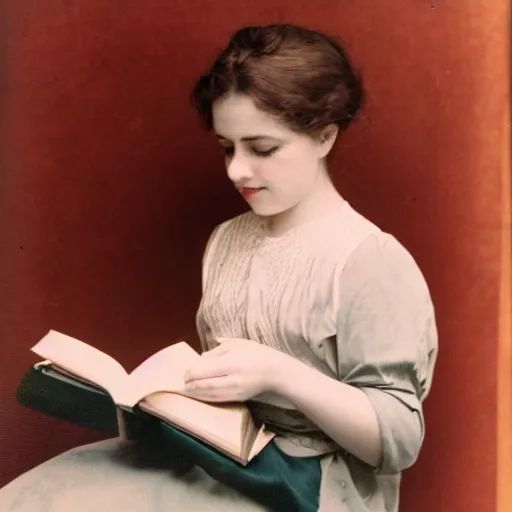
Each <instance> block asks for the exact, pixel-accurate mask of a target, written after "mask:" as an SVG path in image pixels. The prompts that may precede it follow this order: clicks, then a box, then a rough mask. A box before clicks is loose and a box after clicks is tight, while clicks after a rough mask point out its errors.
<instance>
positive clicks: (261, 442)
mask: <svg viewBox="0 0 512 512" xmlns="http://www.w3.org/2000/svg"><path fill="white" fill-rule="evenodd" d="M274 437H276V435H275V434H274V432H270V431H269V430H266V429H265V425H262V426H261V427H260V429H259V430H258V434H257V435H256V438H255V439H254V442H253V445H252V448H251V451H250V452H249V455H248V457H247V458H248V459H249V460H252V459H253V458H254V457H256V455H258V453H260V452H261V450H263V448H265V446H267V444H268V443H270V441H272V439H274Z"/></svg>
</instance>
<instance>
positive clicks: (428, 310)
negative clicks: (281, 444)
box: [273, 234, 437, 473]
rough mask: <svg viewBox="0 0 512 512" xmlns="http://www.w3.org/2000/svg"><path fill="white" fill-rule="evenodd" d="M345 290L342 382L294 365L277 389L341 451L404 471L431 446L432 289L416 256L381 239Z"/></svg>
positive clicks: (354, 261) (339, 341)
mask: <svg viewBox="0 0 512 512" xmlns="http://www.w3.org/2000/svg"><path fill="white" fill-rule="evenodd" d="M379 237H380V238H379ZM383 237H384V238H383ZM339 289H340V290H342V293H341V305H340V313H339V321H338V332H337V336H336V340H335V342H336V348H337V353H338V373H339V379H340V380H339V381H337V380H335V379H332V378H330V377H328V376H326V375H324V374H321V373H320V372H318V371H317V370H315V369H312V368H310V367H308V366H306V365H304V364H302V363H300V362H297V361H295V360H289V361H288V362H287V363H286V371H284V372H281V376H280V377H279V378H278V379H277V380H276V381H275V382H274V383H273V388H274V390H275V392H277V393H279V394H281V395H283V396H284V397H285V398H287V399H289V400H290V401H291V402H292V403H294V404H295V406H296V407H297V408H298V409H299V410H301V411H302V412H303V413H304V414H305V415H306V416H308V417H309V418H310V419H311V420H312V421H313V422H315V423H316V424H317V425H318V427H319V428H321V429H322V430H323V431H325V433H326V434H327V435H329V436H330V437H331V438H332V439H333V440H334V441H335V442H337V443H338V444H339V446H340V447H342V448H344V449H345V450H347V451H348V452H350V453H352V454H353V455H354V456H356V457H357V458H359V459H361V460H362V461H364V462H366V463H367V464H369V465H371V466H374V467H375V468H376V469H377V470H378V471H380V472H383V473H396V472H400V471H402V470H403V469H405V468H407V467H409V466H410V465H412V464H413V463H414V462H415V460H416V458H417V456H418V453H419V450H420V447H421V444H422V441H423V436H424V421H423V412H422V405H421V404H422V401H423V399H424V398H425V397H426V395H427V394H428V391H429V388H430V383H431V379H432V373H433V368H434V364H435V359H436V355H437V333H436V329H435V323H434V317H433V310H432V305H431V302H430V296H429V293H428V288H427V286H426V284H425V283H424V280H423V277H422V275H421V272H420V271H419V269H418V268H417V266H416V264H415V262H414V260H413V259H412V257H411V256H410V255H409V254H408V253H407V252H406V251H405V250H404V249H403V248H402V247H401V246H400V245H399V244H398V243H397V242H396V241H395V240H394V239H392V238H391V237H389V238H386V235H383V234H380V235H378V237H372V238H371V239H370V240H368V241H367V242H365V243H364V244H362V246H361V247H360V248H359V249H358V250H357V251H356V253H354V255H353V257H352V258H351V259H350V261H349V262H347V266H346V267H345V270H344V272H343V275H342V278H341V282H340V287H339ZM297 383H300V385H297ZM326 397H328V399H326Z"/></svg>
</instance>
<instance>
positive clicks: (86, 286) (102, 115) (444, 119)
mask: <svg viewBox="0 0 512 512" xmlns="http://www.w3.org/2000/svg"><path fill="white" fill-rule="evenodd" d="M433 3H435V4H436V8H435V9H433V8H431V2H430V1H428V0H424V1H422V0H416V1H410V0H395V1H394V2H389V1H386V2H372V1H369V0H358V2H349V1H343V0H341V1H340V0H316V1H315V2H313V3H312V2H309V1H306V0H294V1H291V0H272V1H270V0H245V1H244V2H233V1H229V0H217V1H216V2H205V1H204V0H202V1H199V0H180V1H178V0H174V1H170V0H169V1H158V2H156V1H152V0H147V1H146V2H138V1H135V0H125V1H123V2H121V1H117V2H116V1H111V2H108V3H107V2H104V1H102V0H87V1H85V0H77V1H75V2H73V3H70V2H67V1H64V0H47V1H46V2H38V1H35V0H32V1H28V0H7V1H6V2H4V4H5V6H4V7H8V13H7V14H8V16H6V17H5V16H4V25H5V27H4V30H3V31H0V33H3V37H4V43H5V42H8V43H9V44H8V45H6V44H3V45H2V46H0V52H1V53H0V56H2V57H3V60H4V62H3V64H2V72H3V75H4V77H5V78H4V79H5V80H6V81H7V83H6V85H5V86H4V87H2V88H1V89H0V106H1V108H2V116H3V120H4V124H3V125H2V128H1V129H2V131H1V133H0V158H1V161H0V163H1V171H2V174H1V179H2V195H1V203H0V208H1V210H0V215H1V217H0V218H1V219H2V221H3V223H4V224H3V226H2V232H1V233H0V236H2V237H4V238H3V240H2V242H3V243H2V245H1V247H2V258H3V267H4V268H5V269H6V271H5V272H4V273H3V274H2V276H1V286H2V289H1V290H0V296H1V297H2V299H3V300H4V304H2V307H1V308H0V309H1V311H0V314H1V315H2V316H1V324H0V325H1V326H2V331H1V336H2V337H1V343H2V345H1V353H0V361H1V364H2V373H1V374H0V375H1V378H0V410H1V411H2V421H1V422H0V454H1V457H0V485H2V484H3V483H5V482H7V481H8V480H10V479H11V478H13V477H15V476H16V475H18V474H20V473H21V472H22V471H24V470H27V469H28V468H30V467H33V466H34V465H35V464H37V463H39V462H41V461H43V460H44V459H46V458H48V457H50V456H53V455H55V454H57V453H59V452H62V451H64V450H66V449H68V448H69V447H71V446H75V445H77V444H80V443H85V442H88V441H91V440H94V439H98V438H99V437H98V436H97V435H96V434H94V433H91V432H88V431H84V430H81V429H78V428H76V427H74V426H72V425H67V424H64V423H62V422H59V421H56V420H53V419H51V418H46V417H42V416H40V415H38V414H36V413H33V412H31V411H28V410H24V409H22V408H21V407H19V406H18V405H17V404H16V403H15V399H14V391H15V388H16V384H17V382H18V380H19V378H20V376H21V375H22V373H23V372H24V371H25V370H26V369H27V367H28V366H29V365H30V364H31V363H32V362H33V361H34V358H33V357H32V356H31V355H30V353H29V347H30V346H31V345H32V344H33V343H34V342H35V341H37V340H38V339H39V337H40V336H42V335H43V334H44V333H45V332H46V331H47V330H48V329H49V328H54V329H58V330H61V331H63V332H66V333H69V334H71V335H74V336H76V337H79V338H81V339H84V340H87V341H89V342H91V343H93V344H95V345H98V346H100V347H101V348H103V349H104V350H106V351H108V352H110V353H111V354H112V355H114V356H115V357H117V358H119V360H120V361H122V362H123V363H124V364H125V365H127V366H132V367H133V366H134V365H135V364H136V363H137V362H139V361H140V360H142V359H143V358H145V357H146V356H147V355H148V354H150V353H152V352H153V351H155V350H157V349H158V348H159V347H161V346H163V345H165V344H167V343H169V342H171V341H173V340H176V339H179V338H183V337H185V338H187V339H189V340H190V341H192V342H195V340H194V313H195V308H196V306H197V303H198V300H199V294H200V289H199V285H200V260H201V253H202V250H203V247H204V243H205V241H206V238H207V236H208V234H209V232H210V230H211V228H212V227H213V225H214V224H216V223H217V222H220V221H221V220H223V219H225V218H227V217H228V216H230V215H234V214H236V213H238V212H240V211H241V210H242V208H243V204H242V203H241V202H240V200H239V199H238V198H237V197H235V194H233V192H232V190H231V187H230V186H229V183H228V182H227V179H226V178H225V176H224V171H223V168H222V161H221V157H220V154H219V152H218V150H217V148H216V147H215V143H214V141H213V140H212V139H211V138H210V137H209V136H208V135H207V134H204V133H203V132H202V131H201V127H200V124H199V121H198V120H197V119H196V117H195V115H194V112H193V111H192V110H191V108H190V107H189V106H188V105H187V95H188V92H189V90H190V87H191V85H192V83H193V80H194V79H195V78H196V76H197V75H198V73H200V72H201V71H202V70H203V69H204V68H205V66H206V65H207V64H208V63H209V61H210V59H211V58H213V56H214V55H215V54H216V52H217V50H218V49H219V48H220V47H221V46H222V45H223V44H224V43H225V42H226V40H227V38H228V36H229V35H230V33H231V32H232V31H233V30H234V29H235V28H237V27H239V26H240V25H242V24H256V23H266V22H275V21H289V22H294V23H302V24H308V25H309V26H312V27H316V28H320V29H323V30H327V31H330V32H335V33H339V34H341V35H342V37H343V39H344V40H345V41H346V43H347V45H348V47H349V49H350V50H351V52H352V54H353V57H354V60H356V62H358V63H360V65H361V67H362V69H363V72H364V75H365V77H366V82H367V87H368V94H369V104H368V108H367V110H366V112H365V117H364V119H363V120H362V121H361V122H360V123H359V124H358V125H355V126H354V127H353V129H352V130H351V131H350V132H349V133H347V134H346V137H344V138H343V140H342V141H341V143H340V145H339V147H338V148H337V152H336V157H335V159H334V162H333V174H334V176H335V181H336V184H337V185H338V186H339V188H340V190H341V191H342V192H343V193H344V194H345V195H346V197H347V198H348V199H349V200H350V201H351V202H352V203H353V204H354V206H356V207H357V208H359V209H360V210H361V211H362V212H363V213H364V214H366V215H368V216H369V217H371V218H372V219H373V220H375V221H376V222H377V223H379V224H380V225H381V226H382V227H383V228H384V229H386V230H389V231H391V232H392V233H394V234H395V235H396V236H397V237H398V238H399V239H400V240H402V241H403V243H404V244H405V245H407V247H408V248H409V249H410V250H411V252H412V253H413V254H414V256H415V257H416V259H417V261H418V262H419V264H420V265H421V267H422V268H423V270H424V273H425V275H426V277H427V279H428V281H429V284H430V286H431V289H432V294H433V297H434V301H435V303H436V307H437V312H438V321H439V334H440V345H441V351H440V356H439V362H438V367H437V375H436V378H435V382H434V386H433V390H432V394H431V396H430V398H429V399H428V402H427V405H426V414H427V428H428V431H427V439H426V442H425V446H424V451H423V453H422V455H421V458H420V461H419V463H418V464H417V466H416V467H415V468H414V469H412V470H411V471H409V472H408V473H407V474H406V476H405V479H404V490H403V507H402V510H404V511H405V512H408V511H413V512H432V510H436V511H438V512H454V511H456V512H458V511H465V512H473V511H474V512H488V511H495V510H497V506H498V498H499V497H501V498H500V499H502V505H503V508H502V509H501V510H500V512H505V511H506V510H512V503H510V502H508V504H506V508H505V505H504V504H505V501H504V500H505V499H507V498H508V497H507V495H506V493H505V491H503V492H502V491H501V490H500V489H503V488H504V487H503V486H502V487H501V488H500V489H499V488H498V486H499V483H500V481H499V480H498V475H505V474H506V473H505V471H507V470H508V469H509V468H510V465H509V462H510V461H509V458H507V457H506V456H503V455H500V457H498V452H499V446H498V444H499V443H502V444H503V446H505V443H507V442H508V440H509V439H510V434H511V432H510V429H511V428H512V425H511V421H510V420H511V418H507V416H506V414H505V413H506V411H507V410H509V409H510V408H508V409H507V407H506V405H507V403H508V404H510V399H511V397H510V392H509V391H510V379H509V378H508V377H509V376H510V365H509V366H507V365H506V364H507V361H508V360H505V356H506V355H507V352H506V351H507V350H508V348H507V347H508V345H506V343H505V342H506V341H507V340H510V323H508V324H507V316H506V315H504V316H502V320H501V324H500V317H499V314H498V312H499V307H500V304H501V305H502V307H503V308H508V309H507V311H508V312H509V313H510V303H509V305H508V306H507V305H506V300H505V299H506V296H507V293H509V290H510V281H509V280H508V281H503V282H504V283H505V284H507V283H508V284H507V286H508V288H506V287H505V286H504V285H503V286H502V285H501V284H500V283H502V277H503V276H504V275H505V272H506V271H507V268H505V266H504V265H503V263H502V262H503V261H507V263H508V265H510V258H509V255H507V254H506V252H505V249H506V248H507V247H509V246H508V245H507V243H509V242H507V240H506V239H505V238H504V235H506V234H507V233H508V232H509V231H507V229H508V230H509V229H510V216H509V213H508V214H507V215H508V217H506V219H505V217H504V215H505V214H506V213H507V212H506V207H507V203H508V202H509V200H510V194H509V193H505V192H507V186H508V183H509V179H510V175H509V141H510V138H509V137H510V134H509V133H508V125H509V123H508V119H509V117H508V110H507V108H508V97H509V88H508V85H509V82H508V69H509V61H508V36H509V24H508V5H507V2H506V0H497V1H495V2H488V1H485V0H478V1H477V0H464V1H462V0H459V1H455V0H453V1H451V2H445V1H437V2H433ZM121 6H122V9H121ZM504 114H506V120H505V121H506V122H504ZM504 212H505V213H504ZM507 219H508V220H507ZM506 221H507V222H508V228H507V227H506V224H505V222H506ZM504 258H508V260H505V259H504ZM508 318H509V316H508ZM508 321H509V320H508ZM500 329H501V330H500ZM500 340H501V341H500ZM500 354H501V356H503V357H501V359H500ZM508 356H509V357H512V356H511V354H510V352H509V353H508ZM510 360H512V359H510ZM498 369H500V371H501V373H498ZM507 372H508V374H507ZM505 377H507V378H508V379H507V378H505ZM498 391H499V393H498ZM507 400H508V402H507ZM500 404H501V405H500ZM500 421H502V423H500ZM507 422H508V423H507ZM500 446H501V444H500ZM508 448H509V449H510V445H508ZM500 453H501V454H503V453H507V455H508V453H509V452H504V451H503V450H501V452H500ZM498 463H499V464H500V465H501V473H498V472H497V467H498V466H497V465H498ZM508 475H510V473H509V474H508ZM505 481H506V480H505ZM509 481H510V480H509ZM508 507H509V508H508Z"/></svg>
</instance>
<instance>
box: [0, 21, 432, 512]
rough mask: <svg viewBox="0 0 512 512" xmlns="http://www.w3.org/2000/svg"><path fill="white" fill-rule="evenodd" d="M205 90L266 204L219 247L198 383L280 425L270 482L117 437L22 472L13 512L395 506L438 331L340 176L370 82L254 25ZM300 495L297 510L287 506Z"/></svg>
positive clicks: (211, 121) (223, 141) (232, 159)
mask: <svg viewBox="0 0 512 512" xmlns="http://www.w3.org/2000/svg"><path fill="white" fill-rule="evenodd" d="M193 97H194V100H195V105H196V106H197V109H198V112H199V113H200V115H201V116H202V117H203V118H204V120H205V123H206V127H207V128H208V129H209V130H212V131H213V132H214V133H215V136H216V137H217V139H218V141H219V144H220V145H221V147H222V149H223V151H224V154H225V162H226V169H227V175H228V177H229V179H230V180H231V182H232V183H233V186H234V188H235V190H236V193H240V194H242V196H243V197H244V198H245V199H246V201H247V203H248V205H249V207H250V208H249V211H248V212H247V213H245V214H243V215H240V216H237V217H236V218H233V219H230V220H228V221H226V222H224V223H222V224H221V225H219V226H218V227H217V228H216V229H215V230H214V232H213V233H212V235H211V237H210V240H209V242H208V245H207V248H206V251H205V255H204V262H203V297H202V300H201V304H200V307H199V310H198V313H197V329H198V333H199V337H200V339H201V342H202V346H203V349H204V357H203V358H202V360H201V364H199V365H197V366H196V367H194V368H191V369H190V371H189V373H188V375H187V388H188V392H189V393H190V394H191V395H193V396H196V397H197V398H199V399H202V400H207V401H212V402H227V401H234V400H235V401H236V400H242V401H247V403H248V404H249V406H250V408H251V410H252V413H253V415H254V417H255V418H256V419H257V420H260V421H263V422H265V423H266V425H267V426H268V427H269V428H270V429H271V430H274V431H275V432H276V433H277V436H276V438H275V440H274V442H273V444H271V445H270V446H269V447H267V448H266V449H265V450H266V451H267V450H268V451H267V455H266V456H265V457H266V459H263V458H262V460H266V461H269V462H268V464H267V465H266V466H265V465H264V464H263V463H260V465H259V466H257V465H256V467H257V468H259V474H258V472H255V471H254V470H250V469H249V470H248V469H245V470H240V471H241V474H236V475H235V474H234V473H233V476H231V474H229V475H227V476H226V474H221V473H222V471H220V470H219V471H218V474H216V470H215V468H214V469H211V468H210V469H207V471H208V472H209V473H210V474H207V472H206V471H204V470H202V469H201V468H199V467H198V466H197V465H196V466H194V467H190V466H187V467H185V468H183V469H182V471H181V472H179V471H178V470H173V471H170V470H169V469H168V468H166V467H165V464H164V465H163V466H160V467H157V466H156V465H154V464H151V463H149V462H146V466H145V467H141V466H140V464H137V463H136V462H134V461H135V460H136V459H134V458H133V457H134V456H133V453H132V452H130V454H129V455H127V453H126V452H122V453H123V454H124V455H122V456H121V455H119V453H121V452H120V451H119V450H120V448H119V444H118V442H117V441H107V442H102V443H96V444H93V445H89V446H87V447H82V448H79V449H76V450H71V451H70V452H67V453H66V454H64V455H62V456H60V457H56V458H55V459H52V460H51V461H49V462H47V463H45V464H44V465H43V466H41V467H40V468H36V469H34V470H32V471H31V472H29V473H27V474H26V475H24V476H22V477H20V478H19V479H17V480H16V481H14V482H13V483H12V484H10V485H9V486H7V488H5V489H4V491H2V492H0V502H2V503H9V504H11V505H10V508H9V506H7V508H3V510H31V511H33V510H39V509H38V508H37V507H38V505H37V503H38V500H41V503H43V502H44V503H45V505H44V507H46V508H44V510H52V511H56V510H61V509H60V508H59V506H65V504H67V505H68V506H71V505H72V507H71V508H69V510H71V509H73V510H93V509H99V510H138V511H142V510H148V511H149V510H151V511H154V510H160V509H161V510H194V511H196V510H197V511H203V510H237V511H253V510H268V509H269V508H274V509H275V510H286V511H288V510H290V511H291V510H320V511H327V512H330V511H332V512H334V511H337V512H366V511H379V512H384V511H385V512H395V511H397V510H398V496H399V483H400V475H401V472H402V471H403V470H404V469H406V468H408V467H409V466H411V465H412V464H413V463H414V462H415V460H416V458H417V456H418V453H419V450H420V447H421V445H422V441H423V437H424V430H425V425H424V418H423V412H422V402H423V400H424V399H425V397H426V396H427V394H428V392H429V389H430V386H431V381H432V375H433V370H434V365H435V361H436V356H437V332H436V325H435V318H434V310H433V306H432V302H431V298H430V294H429V290H428V287H427V285H426V283H425V280H424V278H423V276H422V274H421V272H420V270H419V269H418V266H417V265H416V263H415V262H414V260H413V258H412V257H411V255H410V254H409V253H408V252H407V250H406V249H404V247H402V245H401V244H400V243H399V242H398V241H397V240H396V239H395V238H394V237H393V236H391V235H390V234H387V233H384V232H383V231H381V230H380V229H379V228H378V227H377V226H375V225H374V224H373V223H372V222H370V221H369V220H367V219H366V218H364V217H363V216H362V215H361V214H359V213H358V212H356V211H355V210H354V209H353V208H352V207H351V205H350V204H349V203H348V201H347V200H346V199H345V198H343V197H342V196H341V195H340V194H339V193H338V191H337V190H336V188H335V187H334V186H333V183H332V182H331V179H330V177H329V171H328V165H327V161H328V157H329V153H330V151H331V149H332V147H333V145H334V144H335V141H336V139H337V137H338V136H339V134H340V133H341V132H342V131H344V130H345V129H346V128H347V127H348V126H349V124H350V123H351V121H352V120H353V119H354V117H355V116H356V114H357V113H358V110H359V108H360V106H361V103H362V100H363V89H362V85H361V80H360V78H359V76H358V74H357V72H356V71H355V70H354V69H353V67H352V65H351V63H350V60H349V58H348V56H347V54H346V52H345V51H344V49H343V48H342V46H341V45H340V44H339V43H338V42H337V41H336V40H334V39H331V38H329V37H327V36H324V35H322V34H320V33H318V32H315V31H311V30H307V29H305V28H302V27H297V26H291V25H272V26H265V27H248V28H244V29H241V30H239V31H238V32H237V33H235V34H234V36H233V37H232V39H231V41H230V42H229V44H228V46H227V47H226V48H225V50H224V51H223V52H222V53H221V55H220V56H219V57H218V59H217V60H216V61H215V63H214V64H213V66H212V68H211V70H210V71H209V72H208V73H207V74H205V75H204V76H202V77H201V78H200V80H199V81H198V83H197V85H196V87H195V89H194V94H193ZM131 450H132V451H133V450H134V448H133V447H132V448H131ZM116 454H117V455H116ZM43 468H44V469H43ZM233 471H234V470H233ZM251 471H252V473H251ZM228 473H229V472H228ZM247 475H250V479H249V480H250V481H248V479H247ZM244 478H245V480H244ZM241 482H242V483H241ZM276 482H277V483H276ZM102 484H103V485H102ZM41 485H42V486H43V488H44V489H45V491H44V493H43V494H38V492H39V491H38V486H39V487H40V486H41ZM251 486H252V488H253V489H259V490H260V491H261V498H262V499H258V496H257V493H255V492H253V493H251V492H250V489H251ZM248 491H249V492H248ZM258 492H259V491H258ZM274 494H275V496H274V497H272V496H271V495H274ZM249 495H252V497H251V498H249V497H247V496H249ZM284 495H287V496H291V498H290V501H289V503H290V505H289V506H286V507H284V508H283V506H281V507H282V508H279V506H278V505H276V506H275V507H272V503H280V501H279V499H280V497H281V498H282V497H284ZM269 496H270V497H269ZM274 498H275V499H274ZM50 503H51V505H50ZM281 503H284V501H281ZM84 504H85V506H84ZM80 506H82V507H83V508H80ZM52 507H53V508H52ZM41 510H43V505H41ZM66 510H67V509H66Z"/></svg>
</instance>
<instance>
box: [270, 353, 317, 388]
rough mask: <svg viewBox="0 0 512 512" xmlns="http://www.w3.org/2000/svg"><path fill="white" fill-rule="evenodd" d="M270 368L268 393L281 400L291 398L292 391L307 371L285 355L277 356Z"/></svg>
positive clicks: (305, 367)
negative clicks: (277, 396)
mask: <svg viewBox="0 0 512 512" xmlns="http://www.w3.org/2000/svg"><path fill="white" fill-rule="evenodd" d="M279 355H280V357H278V358H276V360H275V361H274V363H273V364H272V365H270V366H271V368H270V372H269V380H268V391H269V392H270V393H274V394H276V395H280V396H282V397H283V398H291V395H292V393H293V389H295V388H296V387H297V383H298V382H302V381H303V379H304V378H305V373H306V372H307V370H308V369H309V368H308V367H307V366H306V365H305V364H304V363H302V362H301V361H299V360H298V359H295V358H294V357H292V356H289V355H287V354H283V353H281V354H279Z"/></svg>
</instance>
